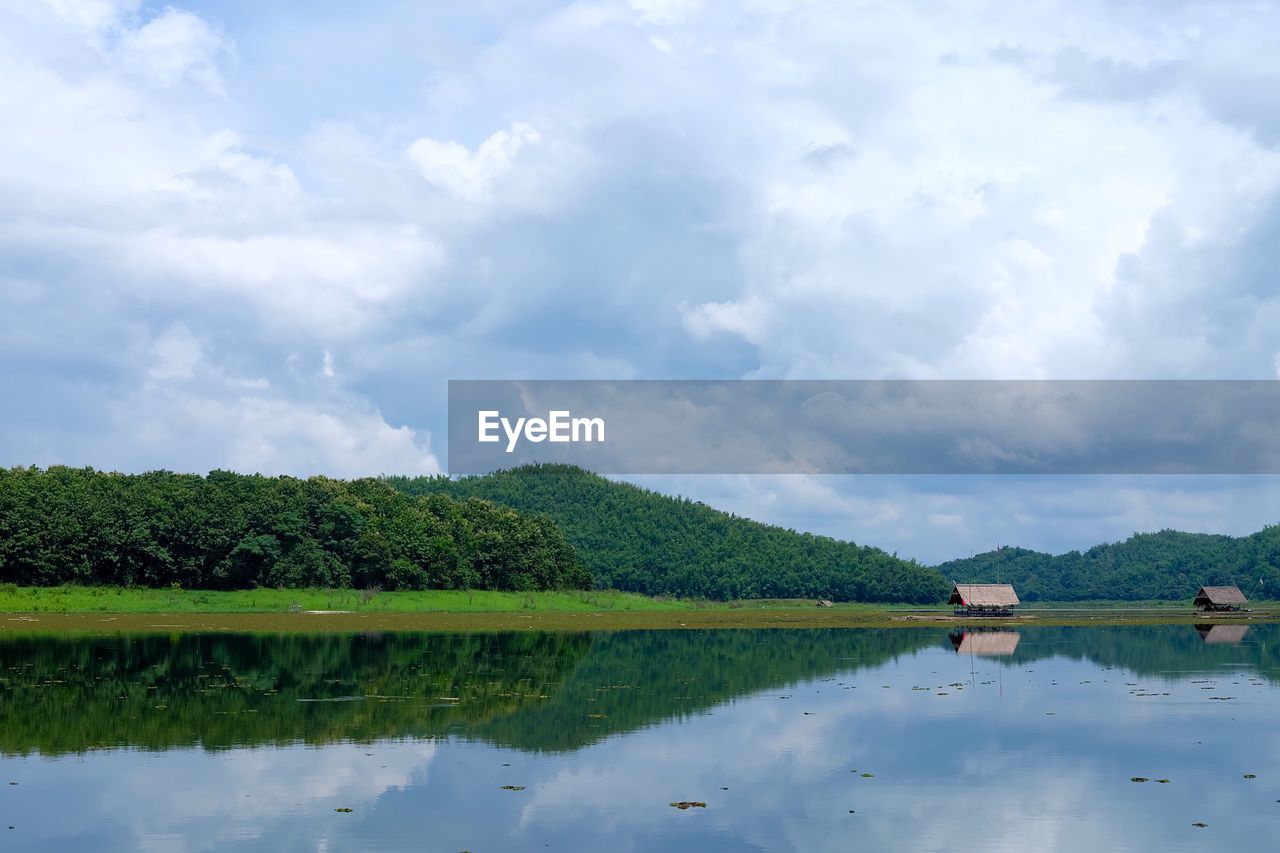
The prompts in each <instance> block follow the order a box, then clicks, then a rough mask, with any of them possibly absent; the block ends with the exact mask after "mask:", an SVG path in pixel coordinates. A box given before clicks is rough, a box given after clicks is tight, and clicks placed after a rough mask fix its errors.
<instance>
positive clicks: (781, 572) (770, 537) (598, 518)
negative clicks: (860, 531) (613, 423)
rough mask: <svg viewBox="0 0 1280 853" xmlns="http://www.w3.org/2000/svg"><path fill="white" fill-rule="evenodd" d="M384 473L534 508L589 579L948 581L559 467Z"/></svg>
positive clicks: (943, 590)
mask: <svg viewBox="0 0 1280 853" xmlns="http://www.w3.org/2000/svg"><path fill="white" fill-rule="evenodd" d="M387 482H388V483H390V484H391V485H393V486H395V487H396V488H397V489H399V490H401V491H403V492H405V493H407V494H410V495H440V494H445V495H450V496H452V497H455V498H458V499H460V500H463V499H467V498H477V497H479V498H484V499H486V500H490V501H493V502H494V503H498V504H502V505H504V506H509V507H513V508H515V509H517V510H520V511H522V512H531V513H539V514H545V515H546V516H549V517H550V518H551V519H553V520H554V521H555V522H556V524H558V525H559V526H560V528H561V529H562V530H563V531H564V534H565V537H566V538H567V539H568V540H569V542H570V543H572V545H573V546H574V547H575V548H576V549H577V551H578V554H579V556H581V558H582V560H583V562H585V563H586V565H587V567H588V568H589V569H590V570H591V572H592V574H593V575H594V577H595V583H596V586H598V587H604V588H612V589H620V590H626V591H629V592H640V593H645V594H647V595H671V596H682V597H689V598H707V599H714V600H735V599H746V598H826V599H831V600H834V601H868V602H920V603H929V604H935V603H937V602H939V601H944V600H945V599H946V594H947V592H948V591H949V589H950V585H949V583H948V582H947V580H946V578H945V577H944V576H943V575H940V574H938V572H936V571H935V570H933V569H931V568H928V567H927V566H922V565H920V564H918V563H916V562H914V561H911V560H902V559H899V558H897V557H896V556H893V555H890V554H887V553H885V552H884V551H882V550H880V549H879V548H873V547H868V546H862V545H856V544H854V543H852V542H842V541H840V540H837V539H831V538H829V537H825V536H815V535H813V534H811V533H798V532H796V531H794V530H786V529H784V528H781V527H774V526H770V525H767V524H760V523H759V522H755V521H751V520H749V519H746V518H739V517H737V516H735V515H732V514H730V513H726V512H721V511H719V510H716V509H712V508H711V507H709V506H707V505H706V504H702V503H698V502H695V501H692V500H689V499H687V498H678V497H669V496H667V495H662V494H658V493H657V492H652V491H649V490H647V489H642V488H640V487H638V486H634V485H631V484H629V483H618V482H613V481H611V480H607V479H605V478H604V477H600V476H597V475H595V474H591V473H589V472H587V471H584V470H582V469H581V468H577V467H574V466H570V465H530V466H524V467H521V468H514V469H511V470H509V471H500V472H497V473H494V474H488V475H485V476H478V477H463V478H461V479H456V480H451V479H448V478H446V477H414V478H410V477H389V478H387Z"/></svg>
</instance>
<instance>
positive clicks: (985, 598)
mask: <svg viewBox="0 0 1280 853" xmlns="http://www.w3.org/2000/svg"><path fill="white" fill-rule="evenodd" d="M947 604H954V605H958V606H957V608H956V615H957V616H1012V615H1013V608H1015V607H1017V606H1018V604H1019V601H1018V594H1017V593H1016V592H1014V591H1013V587H1012V586H1011V585H1010V584H1007V583H958V584H956V585H955V586H953V587H952V588H951V597H950V598H948V599H947Z"/></svg>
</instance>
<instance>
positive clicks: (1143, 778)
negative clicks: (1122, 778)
mask: <svg viewBox="0 0 1280 853" xmlns="http://www.w3.org/2000/svg"><path fill="white" fill-rule="evenodd" d="M1129 781H1130V782H1150V781H1151V780H1150V779H1148V778H1147V777H1146V776H1134V777H1133V778H1131V779H1130V780H1129Z"/></svg>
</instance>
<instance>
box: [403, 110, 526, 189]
mask: <svg viewBox="0 0 1280 853" xmlns="http://www.w3.org/2000/svg"><path fill="white" fill-rule="evenodd" d="M541 138H542V136H541V134H539V133H538V131H537V129H535V128H533V127H531V126H530V125H527V124H524V123H522V122H516V123H515V124H513V125H511V127H510V128H509V129H507V130H499V131H497V132H496V133H494V134H493V135H492V136H490V137H489V138H488V139H486V140H485V141H484V142H482V143H480V145H479V146H478V147H477V148H476V150H475V151H471V150H470V149H468V148H467V147H466V146H465V145H461V144H459V143H457V142H437V141H436V140H434V139H430V138H428V137H423V138H422V139H419V140H417V141H415V142H414V143H413V144H412V145H410V146H409V157H410V159H412V160H413V162H414V163H415V164H416V165H417V167H418V171H419V172H421V173H422V177H424V178H426V179H427V180H428V181H430V182H431V183H433V184H437V185H439V186H441V187H443V188H444V189H446V190H448V191H449V192H451V193H452V194H453V195H455V196H457V197H458V198H460V199H464V200H466V201H480V200H482V199H484V198H485V197H487V196H488V195H489V193H490V192H491V190H492V188H493V186H494V183H495V182H496V181H498V180H499V179H500V178H501V177H502V176H503V175H505V174H506V173H507V172H509V171H510V170H511V168H512V166H513V163H514V160H515V158H516V156H517V155H518V154H519V153H520V149H522V148H524V147H525V146H526V145H535V144H537V142H538V141H539V140H540V139H541Z"/></svg>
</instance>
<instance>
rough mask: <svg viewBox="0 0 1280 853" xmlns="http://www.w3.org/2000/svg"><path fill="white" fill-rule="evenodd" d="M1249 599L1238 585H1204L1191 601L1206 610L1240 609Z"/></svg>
mask: <svg viewBox="0 0 1280 853" xmlns="http://www.w3.org/2000/svg"><path fill="white" fill-rule="evenodd" d="M1248 602H1249V599H1247V598H1245V597H1244V593H1243V592H1241V591H1240V587H1238V586H1202V587H1200V591H1199V592H1198V593H1196V597H1195V600H1194V601H1192V602H1191V603H1192V604H1194V605H1195V606H1196V607H1199V608H1200V609H1201V610H1204V611H1211V610H1239V609H1240V607H1241V606H1242V605H1244V604H1247V603H1248Z"/></svg>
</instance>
